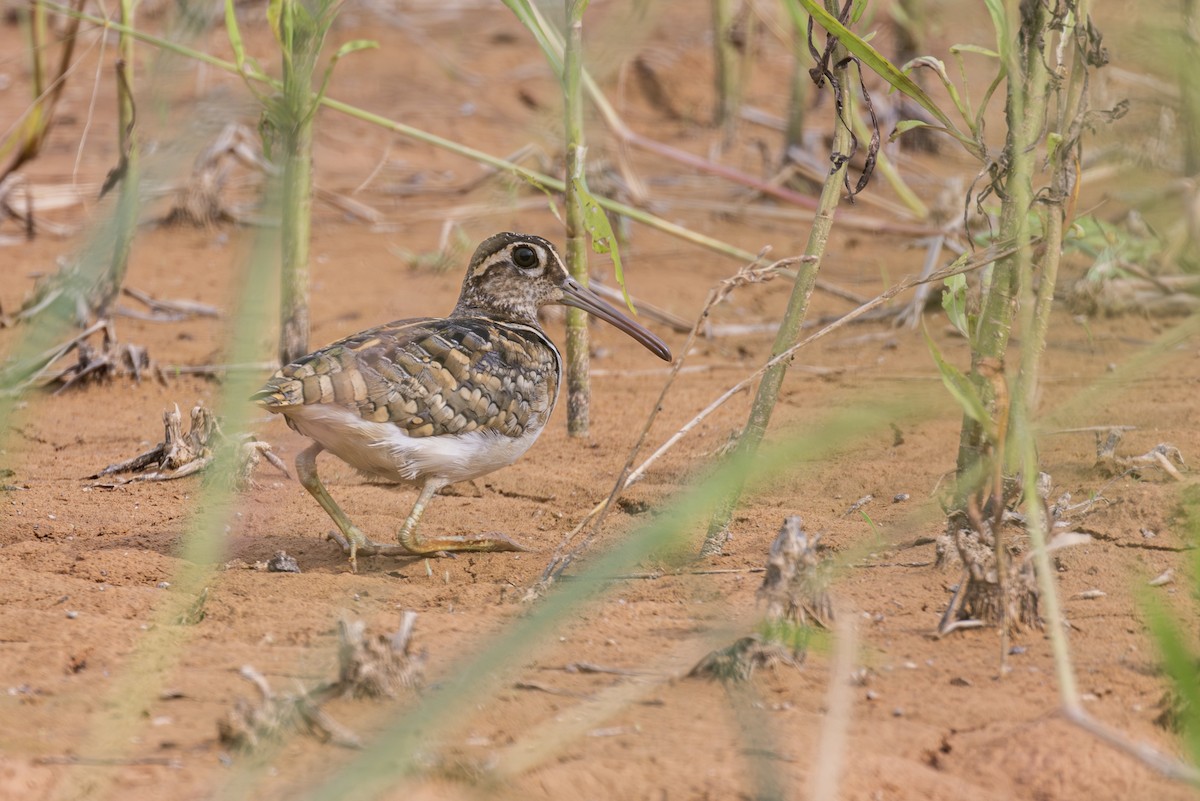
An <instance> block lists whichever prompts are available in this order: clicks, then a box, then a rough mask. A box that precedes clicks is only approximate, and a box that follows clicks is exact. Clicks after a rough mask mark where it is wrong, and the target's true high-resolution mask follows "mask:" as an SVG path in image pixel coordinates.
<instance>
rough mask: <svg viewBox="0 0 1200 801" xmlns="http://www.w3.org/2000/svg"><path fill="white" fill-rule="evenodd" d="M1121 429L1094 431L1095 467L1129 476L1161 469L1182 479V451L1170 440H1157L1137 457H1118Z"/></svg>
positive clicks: (1113, 474) (1106, 471) (1110, 472)
mask: <svg viewBox="0 0 1200 801" xmlns="http://www.w3.org/2000/svg"><path fill="white" fill-rule="evenodd" d="M1123 435H1124V432H1123V431H1122V430H1121V429H1120V428H1112V429H1109V430H1108V431H1107V432H1104V434H1103V436H1101V433H1099V432H1098V433H1097V434H1096V467H1097V468H1099V469H1100V470H1101V471H1102V472H1104V473H1105V474H1106V475H1109V476H1119V475H1126V474H1128V475H1132V476H1134V477H1136V478H1142V477H1144V476H1145V475H1146V474H1147V473H1148V472H1149V471H1151V470H1162V471H1163V472H1164V473H1166V474H1167V475H1169V476H1170V477H1171V478H1173V479H1175V480H1176V481H1183V480H1184V478H1183V474H1182V473H1181V472H1180V469H1181V468H1182V469H1186V468H1187V464H1186V463H1185V462H1184V460H1183V453H1182V452H1180V450H1179V448H1176V447H1175V446H1174V445H1172V444H1170V443H1169V442H1160V443H1159V444H1158V445H1155V446H1154V447H1153V448H1151V449H1150V450H1149V451H1147V452H1146V453H1143V454H1142V455H1140V456H1118V455H1117V445H1119V444H1120V442H1121V437H1122V436H1123Z"/></svg>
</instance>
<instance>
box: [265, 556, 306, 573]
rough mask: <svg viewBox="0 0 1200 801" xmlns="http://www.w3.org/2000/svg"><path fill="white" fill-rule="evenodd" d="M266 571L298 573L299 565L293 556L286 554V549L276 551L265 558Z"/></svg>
mask: <svg viewBox="0 0 1200 801" xmlns="http://www.w3.org/2000/svg"><path fill="white" fill-rule="evenodd" d="M267 572H268V573H299V572H300V565H299V564H297V562H296V560H295V558H294V557H291V556H288V554H287V551H276V552H275V555H274V556H272V557H271V558H270V559H268V560H267Z"/></svg>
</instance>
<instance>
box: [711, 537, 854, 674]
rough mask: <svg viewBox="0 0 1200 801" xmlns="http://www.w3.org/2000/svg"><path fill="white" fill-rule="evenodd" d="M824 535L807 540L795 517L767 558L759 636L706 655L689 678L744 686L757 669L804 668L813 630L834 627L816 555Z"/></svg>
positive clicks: (822, 565)
mask: <svg viewBox="0 0 1200 801" xmlns="http://www.w3.org/2000/svg"><path fill="white" fill-rule="evenodd" d="M820 539H821V535H820V534H814V535H812V536H809V535H807V534H806V533H805V532H804V521H803V520H802V519H801V518H800V516H799V515H791V516H790V517H788V518H786V519H785V520H784V521H783V526H782V527H781V528H780V530H779V534H778V535H777V536H776V537H775V541H774V542H773V543H771V549H770V551H769V552H768V555H767V564H766V568H767V570H766V575H765V576H764V578H763V583H762V586H761V587H760V588H759V590H758V599H759V600H760V601H764V602H765V603H766V614H765V615H764V618H763V621H762V624H761V626H760V630H759V631H758V632H755V633H754V634H751V635H750V636H747V637H742V638H741V639H739V640H737V641H736V642H734V643H733V644H732V645H730V646H728V647H726V648H721V649H718V650H716V651H713V652H712V653H709V654H707V655H706V656H705V657H704V658H703V659H701V660H700V661H699V662H697V663H696V666H695V667H693V668H692V669H691V670H690V671H689V672H688V676H689V677H696V676H703V677H706V678H713V679H720V680H722V681H745V680H747V679H749V678H750V676H751V675H753V673H754V671H755V670H757V669H758V668H774V667H776V666H778V665H784V666H789V667H798V666H799V665H800V664H802V663H803V662H804V658H805V656H806V654H807V651H808V640H809V639H810V637H811V633H812V630H813V629H814V628H821V629H828V628H829V627H830V626H832V624H833V603H832V601H831V600H830V597H829V592H828V587H829V579H830V576H829V566H828V562H827V560H826V559H824V558H823V557H822V556H821V555H820V554H819V552H818V549H817V543H818V542H819V541H820Z"/></svg>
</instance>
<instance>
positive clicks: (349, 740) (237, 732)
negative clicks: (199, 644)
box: [217, 665, 362, 752]
mask: <svg viewBox="0 0 1200 801" xmlns="http://www.w3.org/2000/svg"><path fill="white" fill-rule="evenodd" d="M241 675H242V678H244V679H246V680H247V681H249V682H251V683H253V684H254V686H255V687H256V688H257V689H258V692H259V701H258V703H253V702H251V701H247V700H246V699H244V698H240V697H239V698H238V699H237V700H236V701H234V706H233V709H231V710H229V711H228V712H227V713H226V714H225V717H223V718H221V719H220V720H218V721H217V736H218V738H219V739H220V741H221V744H222V745H224V746H225V747H227V748H230V749H233V750H237V751H243V752H251V751H255V750H256V749H258V748H259V747H261V746H262V745H265V744H266V743H269V742H274V741H278V740H279V739H281V738H282V737H283V736H284V735H285V734H286V733H287V732H289V731H292V730H300V731H303V732H305V733H307V734H311V735H312V736H314V737H316V738H317V739H318V740H320V741H321V742H327V743H333V744H334V745H340V746H342V747H345V748H360V747H362V742H361V741H360V740H359V738H358V735H356V734H355V733H354V732H352V731H350V730H349V729H347V728H345V727H344V726H342V725H341V724H340V723H338V722H337V721H335V720H334V719H333V718H331V717H330V716H329V715H328V714H327V713H325V712H324V711H322V709H321V705H320V700H319V699H318V698H317V697H316V696H317V695H318V694H319V692H320V691H318V692H317V693H309V692H305V691H303V690H302V691H300V692H297V693H294V694H292V693H288V694H284V695H276V694H275V693H274V692H273V691H272V690H271V686H270V684H268V683H267V680H266V678H265V677H263V675H262V674H261V673H259V672H258V671H256V670H255V669H254V668H252V667H250V666H249V665H246V666H245V667H243V668H242V670H241Z"/></svg>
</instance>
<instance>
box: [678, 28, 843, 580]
mask: <svg viewBox="0 0 1200 801" xmlns="http://www.w3.org/2000/svg"><path fill="white" fill-rule="evenodd" d="M843 55H844V53H842V51H841V47H840V46H839V47H838V48H837V52H835V54H834V56H833V58H832V59H831V63H834V64H837V63H839V62H840V61H841V60H842V58H843ZM835 72H836V73H837V75H838V81H839V82H840V83H841V85H842V86H843V87H848V86H850V85H851V82H850V80H849V75H848V72H849V69H848V66H847V65H842V66H839V67H837V68H836V70H835ZM843 97H844V101H843V105H844V108H843V111H842V114H843V115H844V119H835V121H834V126H835V132H834V137H833V153H834V167H833V169H831V170H830V171H829V174H828V175H827V176H826V177H825V185H824V186H823V187H822V189H821V197H820V200H819V202H818V204H817V212H816V216H815V218H814V219H813V224H812V228H811V229H810V231H809V234H808V244H807V245H806V246H805V248H804V255H805V257H806V258H805V259H804V260H803V261H802V262H801V264H800V268H799V269H798V270H797V275H796V282H795V283H794V284H793V285H792V295H791V298H790V299H789V300H788V307H787V311H786V312H785V314H784V317H783V322H782V323H781V324H780V326H779V331H778V333H777V334H776V335H775V344H774V346H773V347H772V348H771V358H775V357H776V356H778V355H779V354H781V353H783V352H784V351H786V350H788V349H789V348H791V347H793V346H794V345H795V344H796V342H797V341H798V340H799V338H800V330H801V325H802V324H803V322H804V316H805V314H806V313H807V312H808V300H809V297H811V295H812V291H813V287H814V286H815V285H816V281H817V273H818V271H819V270H820V264H821V259H822V258H823V257H824V255H825V246H826V244H827V243H828V241H829V232H830V230H832V228H833V216H834V212H835V211H836V210H837V205H838V201H839V200H840V199H841V193H842V183H843V180H844V176H845V174H846V169H847V160H846V159H845V158H844V157H843V156H841V154H845V153H849V152H850V129H849V128H848V127H847V126H846V125H845V124H844V123H845V122H848V121H849V120H850V119H851V118H852V117H853V115H854V108H853V105H854V104H853V99H852V95H851V93H850V91H849V90H846V91H845V92H844V95H843ZM786 374H787V362H786V361H782V362H780V363H779V364H777V365H775V366H774V367H772V368H771V369H769V370H767V372H766V373H764V374H763V378H762V382H761V383H760V384H759V385H758V392H757V393H756V394H755V396H754V403H753V405H752V406H751V407H750V415H749V417H748V419H747V420H746V427H745V429H744V430H743V431H742V435H741V437H740V438H739V439H738V444H737V448H736V449H735V455H734V458H735V459H744V460H746V462H747V463H748V462H749V460H751V459H753V458H754V454H755V453H756V452H757V451H758V446H759V444H760V443H761V442H762V439H763V435H764V434H765V433H766V430H767V424H768V423H769V422H770V421H771V413H772V412H773V411H774V410H775V401H776V400H777V399H778V397H779V389H780V387H781V386H782V385H783V378H784V376H785V375H786ZM742 489H743V485H742V484H741V483H740V482H734V486H733V489H732V490H731V491H730V492H729V494H727V495H726V496H725V497H724V498H723V499H722V500H721V501H719V502H718V504H717V508H716V511H715V512H714V513H713V516H712V518H711V519H710V520H709V524H708V533H707V534H706V536H705V538H704V545H703V546H702V547H701V549H700V554H701V556H714V555H716V554H719V553H720V552H721V549H722V547H723V546H724V544H725V542H726V541H727V540H728V539H729V524H730V521H731V520H732V519H733V512H734V510H735V509H736V508H737V505H738V502H739V500H740V499H741V495H742Z"/></svg>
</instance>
